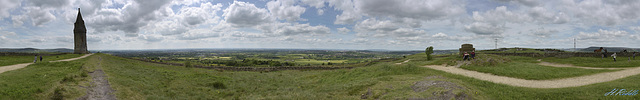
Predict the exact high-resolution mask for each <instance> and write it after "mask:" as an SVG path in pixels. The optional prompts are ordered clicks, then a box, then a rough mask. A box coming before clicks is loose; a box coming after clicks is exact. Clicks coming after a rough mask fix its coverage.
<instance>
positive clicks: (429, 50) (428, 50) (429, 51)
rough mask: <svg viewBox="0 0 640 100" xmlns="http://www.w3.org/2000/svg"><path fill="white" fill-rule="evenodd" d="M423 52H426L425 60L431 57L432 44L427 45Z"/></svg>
mask: <svg viewBox="0 0 640 100" xmlns="http://www.w3.org/2000/svg"><path fill="white" fill-rule="evenodd" d="M424 53H425V54H427V60H431V59H433V57H431V54H432V53H433V46H429V47H427V49H426V50H424Z"/></svg>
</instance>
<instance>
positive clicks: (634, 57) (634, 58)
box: [633, 52, 638, 60]
mask: <svg viewBox="0 0 640 100" xmlns="http://www.w3.org/2000/svg"><path fill="white" fill-rule="evenodd" d="M636 53H638V52H633V60H636Z"/></svg>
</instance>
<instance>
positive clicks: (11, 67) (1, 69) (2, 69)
mask: <svg viewBox="0 0 640 100" xmlns="http://www.w3.org/2000/svg"><path fill="white" fill-rule="evenodd" d="M91 55H93V54H86V55H84V56H80V57H77V58H70V59H63V60H57V61H51V62H61V61H72V60H78V59H82V58H85V57H89V56H91ZM31 64H34V63H22V64H15V65H9V66H0V73H4V72H6V71H12V70H16V69H20V68H24V67H27V66H29V65H31Z"/></svg>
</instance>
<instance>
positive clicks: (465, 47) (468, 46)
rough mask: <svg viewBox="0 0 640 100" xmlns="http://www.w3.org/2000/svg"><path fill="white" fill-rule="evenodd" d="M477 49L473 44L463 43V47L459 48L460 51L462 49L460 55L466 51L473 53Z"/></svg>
mask: <svg viewBox="0 0 640 100" xmlns="http://www.w3.org/2000/svg"><path fill="white" fill-rule="evenodd" d="M475 50H476V48H473V45H472V44H462V47H461V48H460V49H458V51H460V55H463V54H464V52H467V53H471V52H472V51H475Z"/></svg>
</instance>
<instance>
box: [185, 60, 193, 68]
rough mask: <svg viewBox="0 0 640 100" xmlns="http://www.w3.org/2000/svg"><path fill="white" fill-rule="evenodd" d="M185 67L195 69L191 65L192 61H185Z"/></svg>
mask: <svg viewBox="0 0 640 100" xmlns="http://www.w3.org/2000/svg"><path fill="white" fill-rule="evenodd" d="M184 67H187V68H189V67H193V65H191V61H189V60H187V61H184Z"/></svg>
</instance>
